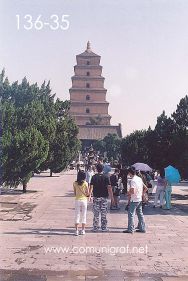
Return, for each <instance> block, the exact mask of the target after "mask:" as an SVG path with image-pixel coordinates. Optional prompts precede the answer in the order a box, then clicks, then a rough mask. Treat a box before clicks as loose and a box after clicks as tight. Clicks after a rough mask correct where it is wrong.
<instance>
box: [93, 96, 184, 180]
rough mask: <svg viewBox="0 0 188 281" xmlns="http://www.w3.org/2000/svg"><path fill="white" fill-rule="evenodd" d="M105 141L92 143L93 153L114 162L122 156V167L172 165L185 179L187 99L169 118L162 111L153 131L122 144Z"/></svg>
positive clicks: (111, 139) (133, 135)
mask: <svg viewBox="0 0 188 281" xmlns="http://www.w3.org/2000/svg"><path fill="white" fill-rule="evenodd" d="M106 138H107V139H106ZM106 138H104V139H103V140H99V141H97V142H95V143H94V147H95V150H99V151H101V152H102V153H104V152H105V151H106V152H107V155H108V157H111V156H112V157H114V158H117V155H118V153H119V152H121V153H120V154H121V159H122V163H123V165H125V166H130V165H132V164H134V163H136V162H143V163H147V164H149V165H150V166H151V167H152V168H153V169H160V168H164V167H166V166H168V165H173V166H175V167H176V168H178V169H179V170H180V172H181V175H182V177H184V178H188V96H185V98H183V99H181V100H180V103H179V104H178V105H177V109H176V111H175V112H174V113H173V114H172V116H171V117H168V116H167V115H166V114H165V112H164V111H163V112H162V114H161V115H160V116H159V117H158V118H157V123H156V126H155V128H154V129H153V130H152V129H151V128H150V127H149V128H148V130H137V131H135V132H133V133H131V134H130V135H128V136H126V137H125V138H123V139H122V140H120V139H118V138H117V137H116V138H115V137H112V136H108V137H106ZM108 140H109V142H108Z"/></svg>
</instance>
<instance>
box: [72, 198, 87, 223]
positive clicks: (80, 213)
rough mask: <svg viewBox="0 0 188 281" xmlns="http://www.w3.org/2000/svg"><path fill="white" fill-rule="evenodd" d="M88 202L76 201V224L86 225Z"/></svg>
mask: <svg viewBox="0 0 188 281" xmlns="http://www.w3.org/2000/svg"><path fill="white" fill-rule="evenodd" d="M86 214H87V200H75V223H85V224H86Z"/></svg>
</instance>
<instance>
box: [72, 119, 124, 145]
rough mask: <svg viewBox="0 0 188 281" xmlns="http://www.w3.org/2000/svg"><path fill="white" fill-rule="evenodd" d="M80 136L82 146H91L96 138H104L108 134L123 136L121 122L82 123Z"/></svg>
mask: <svg viewBox="0 0 188 281" xmlns="http://www.w3.org/2000/svg"><path fill="white" fill-rule="evenodd" d="M78 127H79V134H78V138H79V140H80V141H81V142H82V148H83V149H84V148H86V147H90V146H91V144H93V143H94V142H95V141H96V140H102V139H104V137H106V136H107V135H108V134H111V135H113V134H115V135H117V136H118V137H119V138H122V130H121V124H119V125H118V126H113V125H80V126H78Z"/></svg>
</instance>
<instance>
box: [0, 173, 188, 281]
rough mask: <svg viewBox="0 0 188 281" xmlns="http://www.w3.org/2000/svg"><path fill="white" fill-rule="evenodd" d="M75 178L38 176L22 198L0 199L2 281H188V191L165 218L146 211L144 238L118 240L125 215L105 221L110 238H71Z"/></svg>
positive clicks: (179, 191) (178, 195) (179, 192)
mask: <svg viewBox="0 0 188 281" xmlns="http://www.w3.org/2000/svg"><path fill="white" fill-rule="evenodd" d="M75 177H76V175H75V171H68V172H65V173H62V174H58V175H56V176H54V177H53V178H50V177H49V176H48V174H47V173H43V174H41V175H36V176H34V177H33V178H32V180H31V182H30V183H29V187H28V193H26V194H22V193H21V192H20V191H12V192H10V193H8V194H2V195H0V202H1V203H0V204H1V205H0V230H1V239H0V281H27V280H28V281H45V280H46V281H60V280H63V281H71V280H74V281H76V280H87V281H89V280H96V281H98V280H100V281H103V280H104V281H105V280H115V281H119V280H126V281H128V280H130V281H134V280H142V281H146V280H150V281H151V280H156V281H159V280H160V281H162V280H163V281H177V280H180V281H185V280H188V217H187V214H188V205H187V197H188V186H186V184H183V185H182V186H179V187H174V188H173V194H174V195H173V200H174V203H173V209H172V210H171V211H165V210H161V209H159V208H156V209H153V208H152V207H151V206H147V207H146V208H145V220H146V224H147V233H146V234H142V233H135V234H133V235H132V234H123V233H122V230H123V229H124V228H125V227H126V226H127V213H126V212H125V211H124V205H125V199H124V198H122V201H121V210H120V211H111V213H109V215H108V219H109V229H110V231H109V233H100V232H99V233H92V232H91V226H92V211H91V207H92V204H91V203H89V207H88V208H89V210H88V227H87V234H86V235H85V236H78V237H76V236H74V235H73V234H74V227H73V225H74V198H73V192H72V182H73V180H74V179H75Z"/></svg>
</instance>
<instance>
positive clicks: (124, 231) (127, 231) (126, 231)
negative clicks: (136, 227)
mask: <svg viewBox="0 0 188 281" xmlns="http://www.w3.org/2000/svg"><path fill="white" fill-rule="evenodd" d="M123 233H131V234H133V233H134V232H132V231H129V230H128V229H126V230H123Z"/></svg>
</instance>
